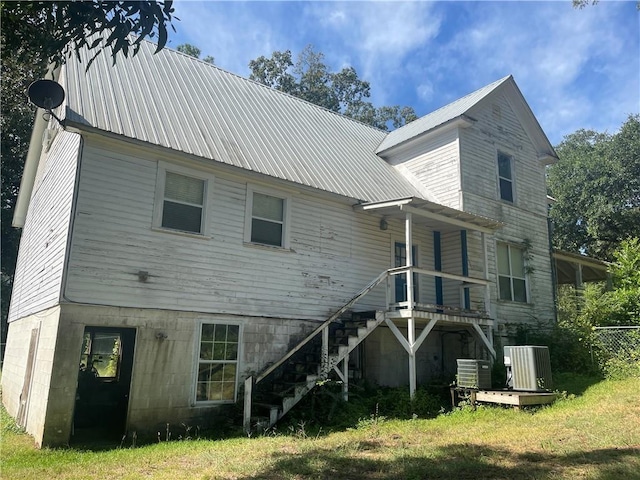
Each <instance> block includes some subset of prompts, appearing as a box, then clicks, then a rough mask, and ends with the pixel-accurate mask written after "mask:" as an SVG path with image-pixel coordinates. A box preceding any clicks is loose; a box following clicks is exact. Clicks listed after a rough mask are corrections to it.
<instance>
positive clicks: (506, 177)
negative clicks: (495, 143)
mask: <svg viewBox="0 0 640 480" xmlns="http://www.w3.org/2000/svg"><path fill="white" fill-rule="evenodd" d="M512 167H513V159H512V158H511V157H510V156H509V155H507V154H505V153H502V152H498V182H499V184H500V198H501V199H502V200H505V201H507V202H511V203H513V171H512Z"/></svg>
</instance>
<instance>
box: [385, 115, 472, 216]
mask: <svg viewBox="0 0 640 480" xmlns="http://www.w3.org/2000/svg"><path fill="white" fill-rule="evenodd" d="M458 149H459V147H458V129H457V128H453V129H450V130H447V131H445V132H443V133H441V134H438V135H435V136H433V137H432V138H429V139H428V140H426V141H425V142H422V143H420V144H418V145H416V146H415V147H413V148H410V149H409V148H408V149H406V150H404V151H402V152H400V153H396V154H394V156H393V157H390V158H388V159H387V160H388V161H389V163H390V164H391V165H393V166H394V167H395V168H396V169H397V170H399V171H400V172H401V173H403V174H404V175H405V176H406V177H407V178H410V179H411V180H413V181H414V184H415V182H416V181H417V183H419V184H420V185H421V187H422V188H423V189H424V191H425V193H426V196H425V198H428V199H431V200H433V201H435V202H437V203H440V204H441V205H446V206H448V207H452V208H460V189H461V186H460V166H459V165H460V162H459V151H458Z"/></svg>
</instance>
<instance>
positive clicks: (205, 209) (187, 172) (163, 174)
mask: <svg viewBox="0 0 640 480" xmlns="http://www.w3.org/2000/svg"><path fill="white" fill-rule="evenodd" d="M167 172H170V173H174V174H176V175H182V176H184V177H190V178H195V179H198V180H202V181H203V182H204V189H203V195H202V213H201V221H200V232H193V231H189V230H179V229H176V228H171V227H165V226H163V225H162V216H163V212H164V206H165V201H166V200H167V199H166V198H165V189H166V181H167ZM214 180H215V177H214V176H213V175H211V174H209V173H206V172H203V171H201V170H196V169H192V168H188V167H183V166H180V165H173V164H169V163H166V162H162V161H160V162H158V171H157V178H156V194H155V200H154V210H153V221H152V229H154V230H159V231H162V232H168V233H175V234H178V235H185V236H193V237H199V238H202V237H204V238H209V237H210V234H211V233H210V229H211V227H210V225H211V222H210V216H211V207H210V199H211V193H212V191H213V183H214Z"/></svg>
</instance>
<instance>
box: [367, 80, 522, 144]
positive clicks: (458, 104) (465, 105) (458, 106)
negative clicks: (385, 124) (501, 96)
mask: <svg viewBox="0 0 640 480" xmlns="http://www.w3.org/2000/svg"><path fill="white" fill-rule="evenodd" d="M508 82H512V83H513V84H514V85H515V81H514V80H513V76H512V75H507V76H505V77H502V78H501V79H499V80H496V81H495V82H493V83H490V84H489V85H485V86H484V87H482V88H479V89H478V90H475V91H473V92H471V93H469V94H467V95H465V96H464V97H461V98H459V99H457V100H454V101H453V102H451V103H449V104H447V105H444V106H442V107H440V108H438V109H437V110H434V111H433V112H431V113H429V114H427V115H425V116H424V117H420V118H418V119H417V120H414V121H413V122H411V123H408V124H406V125H404V126H403V127H400V128H398V129H397V130H394V131H392V132H390V133H389V134H388V135H387V136H386V137H385V139H384V140H383V141H382V143H381V144H380V145H379V146H378V148H377V150H376V153H378V154H380V153H382V152H384V151H385V150H388V149H390V148H392V147H395V146H396V145H399V144H401V143H404V142H407V141H409V140H411V139H413V138H415V137H417V136H419V135H422V134H423V133H426V132H428V131H430V130H433V129H434V128H436V127H439V126H441V125H444V124H445V123H448V122H450V121H451V120H454V119H456V118H459V117H461V116H462V115H464V114H465V113H467V112H468V111H469V110H470V109H471V108H472V107H474V106H475V105H477V104H478V103H479V102H480V101H481V100H483V99H484V98H486V97H487V96H488V95H489V94H491V93H492V92H494V91H495V90H497V89H498V88H500V87H501V86H502V85H504V84H505V83H508Z"/></svg>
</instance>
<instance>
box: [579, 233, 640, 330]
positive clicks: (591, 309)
mask: <svg viewBox="0 0 640 480" xmlns="http://www.w3.org/2000/svg"><path fill="white" fill-rule="evenodd" d="M613 256H614V261H613V262H612V264H611V267H610V273H611V279H612V284H613V288H611V289H607V288H606V287H605V286H604V285H593V286H591V287H590V288H589V289H587V291H586V292H585V298H584V307H583V308H582V309H581V310H580V314H579V316H580V317H582V322H583V323H586V322H588V323H589V324H591V325H592V326H597V327H606V326H613V325H640V239H638V238H632V239H628V240H624V241H623V242H622V243H621V244H620V247H619V248H618V249H617V250H615V252H614V254H613Z"/></svg>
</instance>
